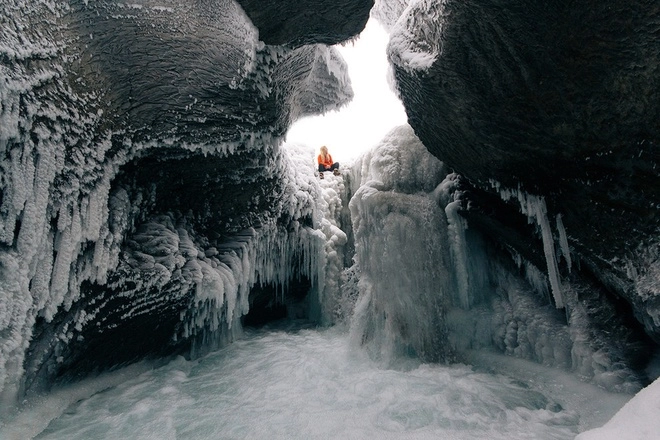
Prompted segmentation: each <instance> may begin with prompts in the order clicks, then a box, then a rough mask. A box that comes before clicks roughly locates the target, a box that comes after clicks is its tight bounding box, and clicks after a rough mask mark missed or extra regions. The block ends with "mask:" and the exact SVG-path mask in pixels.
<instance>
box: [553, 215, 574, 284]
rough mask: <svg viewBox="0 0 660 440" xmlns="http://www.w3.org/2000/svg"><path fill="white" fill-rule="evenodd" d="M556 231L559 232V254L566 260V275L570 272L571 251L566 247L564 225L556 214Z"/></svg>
mask: <svg viewBox="0 0 660 440" xmlns="http://www.w3.org/2000/svg"><path fill="white" fill-rule="evenodd" d="M557 231H558V232H559V246H560V249H561V254H562V255H563V256H564V259H565V260H566V265H567V266H568V273H570V272H571V264H572V263H571V250H570V248H569V247H568V238H567V237H566V229H564V223H563V222H562V220H561V214H557Z"/></svg>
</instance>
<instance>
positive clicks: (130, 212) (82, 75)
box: [0, 0, 352, 400]
mask: <svg viewBox="0 0 660 440" xmlns="http://www.w3.org/2000/svg"><path fill="white" fill-rule="evenodd" d="M217 5H218V9H217V10H215V11H209V10H197V9H195V11H194V13H192V11H191V9H190V8H191V6H189V5H188V4H185V3H181V4H177V5H174V4H172V5H171V7H162V5H160V4H153V3H150V2H149V1H145V2H142V3H141V4H140V5H124V4H108V3H103V4H102V3H96V2H94V3H91V2H90V3H89V4H87V2H84V4H76V5H74V6H75V7H72V6H71V5H69V4H68V3H60V2H26V1H21V0H8V1H3V2H2V3H1V4H0V16H1V17H2V18H3V24H2V26H0V62H1V64H0V84H1V86H0V243H1V244H2V249H1V250H0V289H2V295H0V337H1V339H2V343H1V345H0V395H2V396H3V398H6V399H7V400H11V398H12V396H15V394H16V392H17V387H18V383H19V381H20V377H21V375H22V374H23V372H22V364H23V360H24V355H25V350H26V348H27V346H28V344H29V342H30V338H31V336H32V331H33V325H34V323H35V320H36V319H37V317H40V318H43V319H44V320H45V322H50V321H51V320H52V319H53V318H54V316H55V314H56V313H59V311H60V310H63V311H67V310H69V308H70V307H71V305H72V304H74V303H75V302H76V301H78V300H79V298H80V285H81V283H83V282H84V281H90V282H92V283H97V284H100V285H103V284H106V283H108V278H109V276H110V274H111V273H112V272H113V271H114V270H116V269H117V267H118V265H119V263H120V261H119V255H120V245H121V243H122V241H123V240H124V237H125V236H126V235H127V231H129V230H130V228H132V227H133V223H134V222H135V220H136V219H137V218H138V216H139V212H137V210H139V209H140V207H141V202H140V201H136V200H131V195H130V194H129V193H128V192H126V191H125V190H124V189H122V188H118V189H117V188H113V192H112V193H111V188H112V185H113V181H114V179H115V177H116V176H117V174H118V173H119V172H120V171H121V168H122V167H123V166H124V165H126V164H127V163H129V162H131V161H134V160H137V159H139V158H140V157H143V156H147V155H159V151H160V149H168V150H170V151H171V150H176V151H182V152H183V153H182V154H185V151H194V152H202V153H204V154H212V155H216V156H219V157H225V156H227V155H232V154H236V153H243V154H248V153H254V154H264V156H267V157H268V156H272V155H273V154H276V150H277V147H278V145H279V142H280V138H279V136H278V131H279V134H281V130H282V129H283V128H284V127H286V126H287V125H288V124H289V123H290V122H291V121H292V120H293V119H295V118H296V117H298V116H301V115H304V114H310V113H314V112H320V111H327V110H329V109H334V108H337V107H339V106H341V105H343V104H344V103H345V102H346V101H347V100H348V99H350V97H351V96H352V91H351V90H350V84H349V81H348V77H347V74H346V66H345V64H344V62H343V60H342V59H341V57H340V56H339V55H338V54H337V52H336V51H335V50H334V49H332V48H328V47H325V46H321V45H316V46H310V47H304V48H300V49H297V50H291V49H283V48H273V47H269V46H264V45H263V44H262V43H259V42H258V32H257V30H256V29H255V28H254V27H253V26H252V24H251V23H250V22H249V20H248V19H247V17H246V16H245V14H244V13H243V12H242V10H241V8H240V7H239V6H238V5H237V4H236V3H235V2H234V1H233V0H221V1H219V2H218V3H217ZM97 8H98V9H97ZM202 9H203V8H202ZM99 11H101V12H102V13H97V12H99ZM77 14H79V15H77ZM186 14H189V15H186ZM182 17H186V19H182ZM94 20H98V22H96V21H94ZM195 26H199V27H197V28H196V27H195ZM126 29H131V31H130V32H132V33H130V32H129V33H130V35H132V36H135V38H124V36H123V35H122V34H121V32H123V31H125V30H126ZM137 29H142V30H140V31H139V32H138V31H137ZM147 30H148V31H147ZM78 33H82V35H81V34H78ZM159 36H160V37H161V38H160V39H159ZM199 39H201V40H204V41H205V42H206V41H207V40H208V41H211V43H210V44H205V45H198V44H190V46H191V47H189V48H188V49H189V50H182V51H181V54H180V55H181V56H180V57H177V56H174V55H175V53H172V54H170V55H172V56H163V55H162V50H165V49H167V50H170V49H171V50H173V51H176V50H178V49H180V45H185V44H186V43H190V42H193V43H194V42H195V41H196V40H199ZM216 43H217V44H216ZM105 44H109V45H111V46H112V47H117V50H116V51H113V50H107V48H106V47H105V46H104V45H105ZM140 44H144V46H143V47H140V48H139V49H140V50H137V49H136V47H137V46H131V45H138V46H139V45H140ZM154 45H156V46H154ZM99 48H101V49H99ZM96 49H99V52H98V53H95V52H94V51H95V50H96ZM132 49H136V50H132ZM152 49H154V50H155V51H156V52H151V50H152ZM154 53H158V56H157V58H158V59H157V60H156V59H152V58H150V57H153V56H154V55H153V54H154ZM168 53H169V52H168ZM104 57H108V58H107V59H106V58H104ZM113 57H117V59H115V58H113ZM119 59H121V60H122V61H121V62H119V61H118V60H119ZM149 60H151V61H153V62H149ZM209 60H212V61H213V63H211V64H209V65H204V63H205V62H207V61H209ZM115 61H116V62H115ZM103 62H105V64H103ZM131 62H135V63H137V64H136V65H135V66H133V65H131V64H130V63H131ZM140 63H141V64H140ZM168 63H171V66H169V67H168V66H166V65H165V64H168ZM177 63H181V64H186V65H185V67H181V66H178V65H177ZM210 65H212V66H213V68H209V66H210ZM100 66H102V67H100ZM191 66H193V67H198V69H197V70H196V71H195V74H196V75H197V76H195V75H188V74H185V75H184V74H183V71H182V70H180V69H184V70H185V72H188V71H189V70H190V69H191V68H192V67H191ZM95 69H96V70H95ZM101 70H103V74H101V73H100V71H101ZM112 75H115V77H109V76H112ZM154 78H159V79H158V81H155V80H154ZM196 81H198V82H196ZM211 84H212V87H211ZM179 86H180V87H179ZM168 87H174V88H175V90H169V89H168ZM196 87H197V88H196ZM211 88H213V89H214V90H215V92H214V93H212V94H210V95H209V93H208V91H209V89H211ZM216 89H217V90H216ZM232 91H235V92H236V93H237V94H244V95H245V96H246V98H245V99H246V100H248V101H249V102H247V101H246V103H241V102H237V101H238V100H236V99H234V97H235V96H240V95H231V93H233V92H232ZM198 96H199V98H198ZM209 96H210V97H209ZM124 98H125V99H126V101H123V99H124ZM253 98H254V99H253ZM131 100H138V101H140V102H138V104H139V105H136V104H135V102H131ZM223 100H224V101H223ZM159 103H160V104H159ZM273 103H275V104H273ZM161 104H162V106H163V107H164V108H167V111H164V110H163V107H158V105H161ZM243 104H244V105H243ZM268 104H270V105H271V106H275V107H276V108H280V109H282V111H279V112H278V114H277V118H276V119H267V118H270V117H271V115H269V114H267V112H264V111H262V106H266V105H268ZM127 109H128V110H127ZM136 109H139V111H136ZM236 109H238V111H237V110H236ZM271 110H272V109H271ZM127 112H128V113H127ZM177 112H178V113H177ZM127 114H128V116H127ZM265 118H266V119H265ZM159 129H160V130H162V131H161V132H159V131H158V130H159ZM144 132H147V133H148V134H147V135H143V134H144ZM209 133H213V135H210V134H209ZM140 134H142V135H140ZM132 136H135V137H132ZM310 173H311V171H310ZM310 176H311V174H310ZM287 178H290V177H287ZM292 185H293V186H295V187H296V188H297V185H298V183H297V182H294V183H292ZM290 198H291V200H290V201H288V202H287V203H286V210H287V212H288V213H289V215H291V216H296V215H299V214H301V213H306V212H308V211H309V210H310V209H311V208H310V206H304V203H312V202H310V200H311V199H313V197H307V196H305V197H303V200H299V197H297V195H293V196H291V197H290ZM289 202H290V203H289ZM301 215H306V214H301ZM160 220H162V219H160ZM160 220H158V219H154V220H153V222H147V223H146V224H144V225H143V229H142V230H141V231H140V233H139V234H138V236H136V238H137V239H139V240H143V242H142V243H139V246H137V247H136V248H132V249H131V250H130V251H129V253H128V254H127V255H129V258H128V261H127V262H125V264H127V265H128V267H136V268H138V269H139V270H142V269H143V268H147V269H145V270H147V273H149V274H151V275H153V277H154V278H153V279H150V280H147V279H146V278H145V279H144V280H143V283H146V284H143V285H142V286H143V287H144V286H146V285H148V286H154V287H156V288H157V287H159V286H162V285H163V283H166V282H167V280H168V279H170V277H171V273H172V270H181V273H182V274H183V275H182V276H183V279H185V280H187V281H190V282H191V283H199V284H195V285H196V286H197V287H195V288H196V291H197V293H196V295H197V298H198V299H199V300H200V302H202V303H203V304H205V305H204V307H206V311H204V312H199V313H196V312H192V313H193V315H194V316H190V317H188V318H187V322H190V324H189V325H187V327H186V330H185V331H184V334H185V333H188V334H189V333H190V332H193V331H194V329H195V328H197V327H198V325H200V323H202V322H203V323H210V324H211V325H213V324H214V323H216V322H217V319H216V318H217V313H218V312H217V310H216V306H218V305H219V304H222V305H223V310H225V309H226V312H223V313H226V315H223V316H224V317H223V318H222V319H223V322H224V320H225V319H227V321H226V322H228V323H230V322H232V321H233V320H235V318H236V316H239V315H240V313H239V312H242V311H243V310H245V298H244V293H245V289H247V288H248V286H249V285H250V283H251V282H258V281H260V280H269V281H274V282H280V281H281V282H285V280H286V279H287V276H288V275H289V274H288V273H285V272H283V271H286V270H287V269H286V268H283V267H281V266H280V265H279V263H283V262H288V261H290V259H291V258H293V257H292V255H293V253H294V252H295V253H296V255H297V254H298V253H300V254H304V255H306V256H307V257H305V258H315V257H313V256H312V254H314V255H316V254H315V252H316V251H315V249H316V248H315V247H314V246H316V245H315V244H313V243H316V240H318V238H314V237H316V235H318V232H313V231H309V230H308V229H306V228H304V227H300V228H299V229H298V230H293V231H291V232H287V234H290V235H291V237H288V236H286V235H282V234H281V231H278V232H277V234H279V235H277V237H272V236H269V238H264V237H265V236H266V235H268V234H275V233H276V232H275V231H273V230H272V228H273V226H272V225H270V224H266V225H264V227H263V230H262V231H261V232H258V231H257V232H255V234H256V235H255V236H254V237H253V238H250V239H249V240H248V239H247V238H246V237H243V236H241V237H238V238H237V241H236V243H235V244H236V247H237V250H236V249H232V250H231V251H227V252H226V253H225V257H224V259H219V258H215V260H214V259H212V258H208V257H203V255H204V251H206V250H208V249H203V248H200V245H199V244H197V243H194V241H193V235H191V231H187V230H185V229H181V228H177V227H175V228H174V229H172V228H170V227H169V226H170V225H166V224H163V223H162V222H161V221H160ZM170 221H172V218H170ZM165 223H167V222H165ZM269 228H270V229H269ZM160 234H162V237H161V236H160ZM250 234H252V232H250V233H249V234H248V235H250ZM259 234H261V235H259ZM310 234H311V235H310ZM250 236H251V237H252V235H250ZM255 237H256V238H255ZM158 240H162V242H159V241H158ZM259 240H262V241H263V242H262V243H261V244H260V245H259V246H261V248H259V247H257V244H256V242H257V241H259ZM247 242H250V243H252V245H250V246H252V247H251V248H250V249H247V250H246V247H249V246H247V244H246V243H247ZM145 246H146V249H145V248H144V247H145ZM300 249H304V251H302V252H301V251H300ZM145 250H148V251H149V252H144V251H145ZM161 250H163V251H164V250H167V251H172V255H176V258H174V260H171V259H168V260H167V261H160V260H159V259H158V258H156V257H155V256H154V253H157V251H161ZM262 251H264V252H262ZM131 252H134V253H131ZM150 252H152V253H150ZM257 255H259V256H258V257H257ZM274 256H278V258H279V260H272V261H270V260H268V261H267V260H265V259H266V258H269V257H274ZM214 264H216V265H217V267H213V265H214ZM131 265H133V266H131ZM301 265H303V266H304V267H311V266H312V264H311V263H310V261H305V262H303V263H301ZM247 266H249V267H247ZM314 267H316V266H314ZM230 272H231V273H230ZM113 282H117V281H116V279H115V280H114V281H113ZM200 286H201V287H200ZM242 295H243V296H242ZM142 306H144V307H143V310H144V311H145V312H146V311H148V305H139V307H142ZM136 307H137V305H136ZM93 318H94V317H93V316H89V315H86V316H79V317H78V318H77V319H78V321H77V322H76V327H81V326H83V325H85V324H86V323H91V322H93ZM68 337H69V336H68V335H65V338H68Z"/></svg>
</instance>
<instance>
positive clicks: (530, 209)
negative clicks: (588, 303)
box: [491, 181, 571, 309]
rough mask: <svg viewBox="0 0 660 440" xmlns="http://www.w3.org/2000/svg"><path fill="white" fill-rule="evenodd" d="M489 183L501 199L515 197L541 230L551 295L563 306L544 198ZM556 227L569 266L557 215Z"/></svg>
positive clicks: (564, 241) (562, 230)
mask: <svg viewBox="0 0 660 440" xmlns="http://www.w3.org/2000/svg"><path fill="white" fill-rule="evenodd" d="M491 185H492V186H493V187H494V188H495V190H496V191H498V192H499V194H500V197H502V200H504V201H507V200H509V199H512V198H515V199H517V200H518V202H519V203H520V211H521V212H522V213H523V214H524V215H526V216H527V218H528V219H529V221H530V223H535V224H537V225H538V226H539V228H540V231H541V238H542V239H543V253H544V254H545V261H546V264H547V268H548V279H549V280H550V286H551V288H552V295H553V298H554V300H555V306H556V307H557V308H558V309H561V308H563V307H564V298H563V296H562V287H561V280H560V278H559V267H558V266H557V257H556V255H555V242H554V238H553V235H552V230H551V229H550V221H549V220H548V212H547V209H546V206H545V199H544V198H543V197H539V196H535V195H533V194H528V193H526V192H524V191H522V190H521V189H520V188H519V189H517V190H510V189H505V188H501V186H500V184H499V183H498V182H495V181H491ZM557 227H558V228H559V235H560V244H561V246H562V251H564V252H565V255H567V256H566V262H567V264H568V265H569V268H570V262H571V260H570V253H569V251H568V242H567V241H566V231H565V230H564V226H563V224H562V223H561V217H559V216H558V217H557Z"/></svg>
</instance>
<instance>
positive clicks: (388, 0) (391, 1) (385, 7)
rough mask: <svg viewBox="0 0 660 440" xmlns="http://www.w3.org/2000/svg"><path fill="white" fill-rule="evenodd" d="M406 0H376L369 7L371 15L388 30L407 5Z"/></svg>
mask: <svg viewBox="0 0 660 440" xmlns="http://www.w3.org/2000/svg"><path fill="white" fill-rule="evenodd" d="M408 3H409V1H408V0H376V1H375V3H374V7H373V8H371V17H373V18H375V19H376V20H378V22H379V23H381V24H382V25H383V27H384V28H385V29H386V30H387V31H388V32H390V31H391V30H392V26H394V24H395V23H396V21H397V20H398V19H399V17H401V15H402V14H403V12H404V11H405V10H406V7H407V6H408Z"/></svg>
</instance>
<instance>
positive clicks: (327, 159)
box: [317, 145, 339, 179]
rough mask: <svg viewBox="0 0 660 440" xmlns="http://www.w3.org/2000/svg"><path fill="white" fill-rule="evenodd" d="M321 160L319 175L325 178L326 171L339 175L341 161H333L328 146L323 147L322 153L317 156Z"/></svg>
mask: <svg viewBox="0 0 660 440" xmlns="http://www.w3.org/2000/svg"><path fill="white" fill-rule="evenodd" d="M317 160H318V162H319V177H320V178H321V179H323V172H324V171H332V172H333V174H334V175H335V176H338V175H339V162H333V161H332V156H330V153H328V147H326V146H325V145H324V146H322V147H321V153H320V154H319V156H318V158H317Z"/></svg>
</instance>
